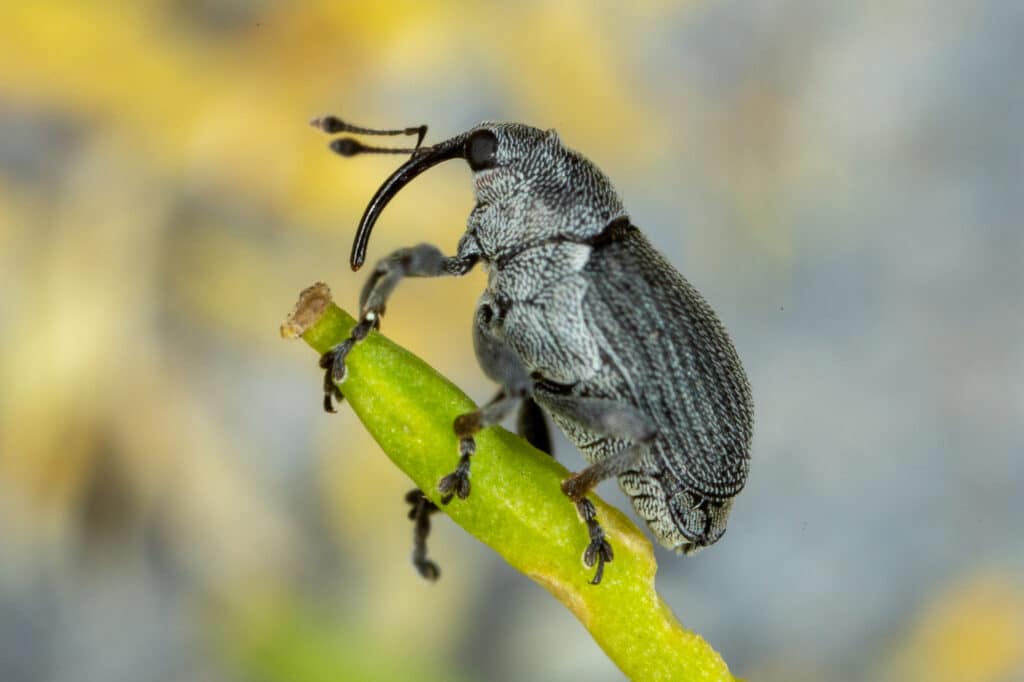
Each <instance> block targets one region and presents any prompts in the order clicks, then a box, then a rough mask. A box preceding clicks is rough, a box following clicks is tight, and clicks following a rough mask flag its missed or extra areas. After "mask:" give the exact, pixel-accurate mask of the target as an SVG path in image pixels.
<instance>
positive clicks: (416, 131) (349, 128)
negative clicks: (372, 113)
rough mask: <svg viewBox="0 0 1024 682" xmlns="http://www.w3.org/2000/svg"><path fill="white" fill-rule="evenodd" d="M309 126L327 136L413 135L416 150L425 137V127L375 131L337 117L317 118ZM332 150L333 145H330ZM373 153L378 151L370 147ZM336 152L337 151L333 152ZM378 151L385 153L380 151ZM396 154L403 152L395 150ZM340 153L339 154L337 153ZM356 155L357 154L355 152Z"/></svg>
mask: <svg viewBox="0 0 1024 682" xmlns="http://www.w3.org/2000/svg"><path fill="white" fill-rule="evenodd" d="M309 125H311V126H313V127H314V128H318V129H320V130H322V131H324V132H325V133H328V134H329V135H334V134H337V133H355V134H356V135H415V136H416V147H415V148H416V149H419V148H420V145H421V144H423V138H424V137H426V136H427V126H426V125H421V126H412V127H410V128H399V129H396V130H375V129H373V128H363V127H361V126H356V125H352V124H351V123H346V122H345V121H342V120H341V119H340V118H338V117H337V116H317V117H316V118H314V119H312V120H311V121H310V122H309ZM332 149H333V145H332ZM370 149H373V150H374V151H378V149H377V148H373V147H371V148H370ZM335 151H337V150H335ZM379 151H385V150H383V149H380V150H379ZM395 151H396V153H399V152H400V151H404V150H395ZM339 153H341V152H339ZM355 153H358V152H355ZM352 155H353V154H344V156H352Z"/></svg>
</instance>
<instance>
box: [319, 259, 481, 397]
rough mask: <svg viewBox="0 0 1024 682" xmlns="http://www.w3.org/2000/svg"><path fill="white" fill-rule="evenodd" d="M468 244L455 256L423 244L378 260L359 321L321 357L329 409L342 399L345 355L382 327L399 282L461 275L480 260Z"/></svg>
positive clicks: (361, 301) (364, 294) (361, 300)
mask: <svg viewBox="0 0 1024 682" xmlns="http://www.w3.org/2000/svg"><path fill="white" fill-rule="evenodd" d="M466 244H467V243H463V244H460V245H459V253H458V254H457V255H455V256H445V255H444V254H442V253H441V251H440V250H439V249H438V248H437V247H436V246H432V245H430V244H420V245H418V246H413V247H411V248H407V249H399V250H397V251H395V252H394V253H392V254H391V255H389V256H387V257H385V258H383V259H381V260H380V261H378V263H377V265H376V266H375V267H374V268H373V272H372V273H371V274H370V277H369V279H367V280H366V284H365V285H363V290H362V293H361V294H360V296H359V309H360V313H361V314H360V317H359V322H357V323H356V326H355V327H353V328H352V332H351V334H349V337H348V338H347V339H345V340H344V341H342V342H341V343H339V344H338V345H337V346H335V347H334V348H332V349H331V350H329V351H327V352H326V353H324V354H323V355H322V356H320V367H322V368H323V369H324V410H325V411H327V412H334V404H333V401H334V400H335V399H338V400H340V399H341V392H340V391H339V390H338V388H337V386H336V384H338V383H340V382H342V381H344V380H345V358H347V357H348V354H349V352H350V351H351V350H352V348H353V347H354V346H355V345H356V344H357V343H359V342H360V341H362V340H363V339H365V338H366V336H367V335H368V334H369V333H370V331H371V330H373V329H378V328H379V327H380V318H381V316H382V315H383V314H384V308H385V307H386V305H387V301H388V298H389V297H390V296H391V293H392V292H393V291H394V290H395V287H397V286H398V283H399V282H400V281H402V279H403V278H405V277H442V276H445V275H448V276H455V277H457V276H459V275H464V274H466V273H467V272H469V271H470V270H471V269H472V268H473V266H474V265H475V264H476V262H477V260H478V259H479V256H478V255H477V254H476V253H474V252H473V251H472V249H471V248H469V247H467V246H466Z"/></svg>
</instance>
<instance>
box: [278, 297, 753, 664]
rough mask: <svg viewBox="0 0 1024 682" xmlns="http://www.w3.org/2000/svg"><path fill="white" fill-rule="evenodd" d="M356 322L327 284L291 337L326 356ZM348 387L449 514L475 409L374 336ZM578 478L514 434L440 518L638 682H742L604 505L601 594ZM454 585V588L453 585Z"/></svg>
mask: <svg viewBox="0 0 1024 682" xmlns="http://www.w3.org/2000/svg"><path fill="white" fill-rule="evenodd" d="M354 324H355V320H353V319H352V317H351V316H349V315H348V314H347V313H345V312H344V311H342V310H341V309H339V308H338V307H337V306H335V305H334V304H333V303H332V302H331V301H330V292H329V291H328V290H327V287H326V286H324V285H322V284H318V285H316V286H314V287H310V288H309V289H307V290H306V291H304V292H303V294H302V298H301V299H300V302H299V305H298V306H297V307H296V310H295V312H293V313H292V315H291V316H290V317H289V319H288V320H286V321H285V324H284V325H282V334H283V335H285V336H292V337H297V336H299V335H301V337H302V338H303V339H304V340H305V341H306V342H307V343H308V344H309V345H310V346H311V347H312V348H313V349H314V350H315V351H316V352H317V353H324V352H326V351H328V350H330V349H331V348H332V347H333V346H335V345H336V344H338V343H340V342H341V341H342V340H344V339H345V338H346V337H347V336H348V334H349V332H350V330H351V329H352V327H353V326H354ZM346 365H347V367H348V375H347V377H346V378H345V381H344V382H343V383H342V384H340V386H339V387H340V388H341V390H342V392H343V393H344V394H345V401H346V402H347V403H348V404H349V405H350V406H351V408H352V409H353V410H354V411H355V413H356V415H357V416H358V417H359V418H360V419H361V420H362V422H363V424H364V425H365V426H366V428H367V430H369V432H370V433H371V434H372V435H373V437H374V438H375V439H376V441H377V442H378V443H379V444H380V446H381V448H382V449H383V450H384V452H385V453H386V454H387V456H388V457H389V458H391V460H392V461H393V462H394V463H395V464H396V465H397V466H398V467H399V468H400V469H401V470H402V471H404V472H405V473H406V474H407V475H408V476H409V477H410V478H411V479H412V480H413V481H414V482H415V483H416V485H418V486H419V487H420V488H422V489H423V491H424V492H426V494H427V495H428V496H429V497H430V498H431V499H432V500H434V502H436V503H438V504H439V505H440V495H439V494H438V492H437V482H438V481H439V480H440V479H441V477H442V476H444V475H445V474H448V473H450V472H451V471H452V469H454V467H455V464H456V462H457V460H458V443H457V439H456V438H455V434H454V432H453V430H452V420H453V419H454V418H455V417H456V416H457V415H459V414H463V413H465V412H469V411H471V410H473V409H475V408H476V405H475V404H474V403H473V401H472V400H470V399H469V398H468V397H467V396H466V395H465V394H464V393H463V392H462V391H460V390H459V389H458V388H457V387H456V386H454V385H453V384H452V383H451V382H449V381H448V380H447V379H445V378H444V377H443V376H441V375H440V374H438V373H437V372H436V371H434V370H433V369H431V368H430V367H429V366H428V365H427V364H426V363H424V362H423V361H422V360H420V359H419V358H417V357H416V356H415V355H413V354H412V353H409V352H408V351H406V350H404V349H403V348H401V347H399V346H397V345H396V344H394V343H392V342H391V341H389V340H388V339H386V338H385V337H384V336H382V335H381V334H379V333H376V332H373V333H371V334H370V335H369V336H368V337H367V338H366V339H365V340H364V341H363V342H362V343H360V344H358V345H357V346H356V347H355V348H354V349H353V350H352V352H351V353H350V355H349V357H348V361H347V363H346ZM568 473H569V472H568V471H567V470H566V469H565V468H564V467H562V466H561V465H560V464H558V463H557V462H556V461H554V459H553V458H551V457H549V456H547V455H545V454H543V453H541V452H539V451H537V450H535V449H533V448H532V447H530V445H529V444H527V443H526V442H525V441H524V440H522V439H521V438H519V437H517V436H516V435H514V434H512V433H509V432H508V431H506V430H504V429H502V428H499V427H494V428H489V429H485V430H484V431H482V432H480V434H478V437H477V450H476V455H474V456H473V468H472V479H471V481H472V492H471V494H470V496H469V498H468V499H466V500H459V499H457V498H456V499H455V500H454V501H452V502H451V504H449V505H448V506H441V508H442V509H443V510H444V511H445V512H446V513H447V514H448V515H449V516H450V517H451V518H452V520H453V521H455V523H457V524H458V525H460V526H462V527H463V528H464V529H466V531H468V532H469V533H470V534H472V535H473V536H475V537H476V538H477V539H479V540H480V541H481V542H484V543H485V544H487V545H488V546H490V547H491V548H492V549H494V550H495V551H496V552H498V553H499V554H500V555H501V556H502V557H504V558H505V560H506V561H508V563H509V564H511V565H512V566H513V567H515V568H516V569H517V570H518V571H520V572H522V573H524V574H525V575H527V576H529V577H530V578H532V579H533V580H535V581H537V582H538V583H540V584H541V585H542V586H544V588H546V589H547V590H548V591H549V592H551V594H553V595H554V596H555V597H557V598H558V599H559V601H561V602H562V603H563V604H564V605H565V606H566V607H567V608H568V609H569V610H570V611H572V613H573V614H575V616H576V617H577V618H578V619H579V620H580V622H581V623H583V625H584V627H586V628H587V630H589V631H590V634H591V635H592V636H593V638H594V640H595V641H596V642H597V643H598V644H599V645H600V646H601V648H602V649H603V650H604V651H605V653H606V654H607V655H608V656H609V658H611V659H612V661H614V662H615V664H616V665H618V667H619V668H620V669H621V670H622V671H623V672H624V673H625V674H626V675H627V676H629V677H630V678H631V679H634V680H732V679H733V677H732V676H731V675H730V673H729V669H728V667H727V666H726V664H725V662H724V661H723V660H722V658H721V656H719V655H718V653H717V652H716V651H715V650H714V649H712V648H711V646H710V645H709V644H708V643H707V642H705V641H704V640H703V639H702V638H701V637H700V636H699V635H697V634H696V633H693V632H689V631H688V630H686V629H685V628H683V627H682V626H681V625H680V624H679V621H678V620H676V618H675V616H674V615H673V614H672V612H671V610H670V609H669V608H668V606H667V605H666V604H665V602H664V601H662V599H661V597H660V596H659V595H658V593H657V592H656V591H655V589H654V574H655V571H656V570H657V564H656V563H655V560H654V552H653V551H652V548H651V543H650V542H649V541H648V539H647V538H646V536H645V535H644V534H643V533H642V532H641V531H640V530H639V529H638V528H637V527H636V526H635V525H634V524H633V523H632V522H631V521H630V520H629V519H628V518H626V516H625V515H623V514H622V513H621V512H620V511H618V510H617V509H615V508H613V507H611V506H609V505H607V504H606V503H604V502H603V501H601V500H600V499H598V498H597V497H596V496H592V498H593V499H594V501H595V504H596V507H597V512H598V518H599V519H600V520H601V523H602V525H603V526H604V528H605V530H606V532H607V533H608V537H609V541H610V542H611V543H612V546H613V548H614V550H615V559H614V561H612V562H611V563H610V564H608V566H607V567H606V570H605V573H604V579H603V581H602V582H601V584H600V585H596V586H595V585H591V584H589V582H588V581H589V580H590V578H591V577H592V574H593V569H588V568H586V567H585V566H584V565H583V562H582V559H581V556H582V553H583V549H584V548H585V547H586V546H587V543H588V536H587V531H586V527H585V526H584V524H583V523H582V522H581V521H580V519H579V518H578V517H577V515H576V512H575V508H574V507H573V505H572V504H571V503H569V501H568V500H567V499H566V497H565V496H564V495H563V494H562V492H561V489H560V487H559V484H560V482H561V481H562V480H563V479H564V478H566V476H567V475H568ZM442 579H443V578H442Z"/></svg>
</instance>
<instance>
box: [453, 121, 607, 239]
mask: <svg viewBox="0 0 1024 682" xmlns="http://www.w3.org/2000/svg"><path fill="white" fill-rule="evenodd" d="M465 148H466V161H467V162H468V163H469V166H470V169H471V170H472V171H473V189H474V191H475V193H476V200H477V205H476V208H474V209H473V213H472V214H471V215H470V219H469V231H470V232H471V233H473V234H474V235H475V237H476V239H477V242H478V243H479V244H480V246H481V247H482V249H483V250H484V252H485V253H489V254H490V255H493V256H500V255H501V254H502V253H503V252H507V251H509V250H519V249H521V248H523V247H524V246H528V245H529V244H531V243H534V242H542V241H546V240H550V239H554V238H560V237H565V238H570V239H574V240H585V239H587V238H588V237H593V236H596V235H597V234H599V233H600V232H601V231H602V230H603V229H604V227H605V226H607V225H608V223H610V222H611V221H613V220H615V219H617V218H621V217H623V216H624V215H625V210H624V209H623V206H622V201H621V200H620V199H619V196H618V194H617V193H616V192H615V189H614V187H613V186H612V184H611V181H610V180H609V179H608V178H607V177H606V176H605V175H604V173H602V172H601V171H600V169H598V168H597V166H595V165H594V164H593V163H591V162H590V160H588V159H587V158H585V157H584V156H582V155H581V154H579V153H577V152H575V151H573V150H572V149H569V148H567V147H566V146H564V145H563V144H562V141H561V139H560V138H559V136H558V133H557V132H555V131H554V130H541V129H540V128H533V127H531V126H526V125H522V124H519V123H482V124H480V125H479V126H477V127H476V128H474V129H472V130H470V131H469V132H468V133H467V138H466V142H465Z"/></svg>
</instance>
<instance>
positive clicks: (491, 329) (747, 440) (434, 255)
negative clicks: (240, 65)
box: [312, 116, 754, 584]
mask: <svg viewBox="0 0 1024 682" xmlns="http://www.w3.org/2000/svg"><path fill="white" fill-rule="evenodd" d="M312 123H313V125H314V126H315V127H317V128H319V129H321V130H323V131H324V132H327V133H332V134H335V133H345V132H349V133H356V134H364V135H403V134H405V135H417V136H418V140H417V144H416V146H415V147H414V148H408V149H394V148H382V147H373V146H368V145H364V144H363V143H361V142H359V141H357V140H355V139H354V138H351V137H345V138H338V139H335V140H334V141H333V142H332V143H331V148H332V149H333V150H334V151H336V152H337V153H339V154H341V155H343V156H354V155H356V154H361V153H400V154H410V158H409V160H408V161H406V162H405V163H404V164H402V165H401V166H400V167H399V168H398V169H397V170H396V171H395V172H394V173H392V175H391V176H390V177H389V178H388V179H387V180H385V181H384V184H383V185H381V187H380V189H378V190H377V193H376V194H375V195H374V196H373V198H372V199H371V200H370V203H369V205H368V206H367V208H366V211H365V213H364V214H363V217H362V220H361V221H360V223H359V229H358V231H357V233H356V237H355V242H354V244H353V247H352V256H351V266H352V269H353V270H356V269H358V268H359V267H360V266H361V265H362V264H363V261H364V259H365V257H366V247H367V244H368V241H369V238H370V232H371V230H372V229H373V226H374V223H375V222H376V220H377V217H378V216H379V215H380V213H381V211H382V210H383V209H384V207H385V206H386V205H387V203H388V202H389V201H390V200H391V199H392V197H394V196H395V194H397V193H398V192H399V191H400V190H401V189H402V188H403V187H404V186H405V185H406V184H407V183H408V182H409V181H411V180H412V179H413V178H415V177H416V176H418V175H419V174H420V173H422V172H423V171H425V170H427V169H429V168H431V167H433V166H435V165H437V164H439V163H441V162H442V161H447V160H449V159H463V160H465V161H466V162H467V163H468V164H469V167H470V169H471V171H472V172H473V188H474V190H475V193H476V206H475V207H474V208H473V210H472V212H471V213H470V215H469V221H468V225H467V229H466V232H465V234H464V235H463V236H462V238H461V239H460V240H459V245H458V249H457V250H456V253H455V255H454V256H445V255H444V254H443V253H442V252H441V251H440V250H438V249H437V248H436V247H434V246H431V245H429V244H420V245H419V246H414V247H411V248H407V249H400V250H398V251H396V252H394V253H392V254H390V255H389V256H387V257H385V258H383V259H382V260H380V261H379V262H378V263H377V265H376V267H374V269H373V272H372V273H371V275H370V277H369V279H368V280H367V282H366V284H365V286H364V287H363V290H362V294H361V296H360V299H359V305H360V312H361V316H360V319H359V322H358V323H357V325H356V327H355V328H354V329H353V331H352V334H351V336H350V337H349V338H348V339H346V340H345V341H343V342H342V343H340V344H338V346H336V347H335V348H334V349H332V350H331V351H329V352H328V353H326V354H324V356H323V357H322V358H321V360H320V366H321V367H322V368H323V369H324V370H325V376H324V392H325V396H324V407H325V409H327V410H328V411H333V400H334V399H340V398H341V393H340V391H339V390H338V388H337V386H336V385H335V384H336V382H341V381H343V380H344V378H345V358H346V356H347V355H348V353H349V351H350V350H351V349H352V347H353V346H354V345H355V344H356V343H358V342H359V341H361V340H362V339H364V338H365V337H366V335H367V334H368V333H369V332H370V331H371V330H372V329H374V328H377V327H378V326H379V324H380V317H381V314H382V313H383V311H384V306H385V303H386V301H387V299H388V297H389V296H390V295H391V293H392V292H393V291H394V289H395V287H396V285H397V284H398V282H399V281H400V280H401V279H402V278H404V277H440V276H445V275H447V276H459V275H464V274H466V273H467V272H469V270H470V269H472V268H473V267H474V266H475V265H476V264H477V263H481V264H482V265H483V267H484V268H485V269H486V270H487V273H488V282H487V288H486V289H485V290H484V292H483V295H482V296H481V297H480V301H479V303H478V304H477V307H476V312H475V324H474V333H473V342H474V347H475V350H476V356H477V360H478V361H479V363H480V366H481V368H482V369H483V370H484V372H485V373H486V374H487V376H488V377H489V378H490V379H492V380H493V381H495V382H496V383H497V384H498V385H499V386H500V390H499V391H498V394H497V395H496V396H495V397H494V399H492V400H491V401H490V402H488V403H486V404H485V405H483V406H482V407H480V408H479V409H477V410H474V411H473V412H470V413H468V414H463V415H460V416H458V417H456V418H455V423H454V429H455V434H456V436H457V437H458V438H459V459H458V464H457V466H456V467H455V470H454V471H453V472H452V473H450V474H449V475H447V476H445V477H444V478H442V479H441V480H440V481H439V483H438V489H439V491H440V492H441V494H442V502H443V503H444V504H448V503H449V502H450V501H451V500H452V499H453V497H458V498H460V499H466V498H467V497H468V496H469V494H470V478H469V474H470V462H471V459H472V456H473V454H474V452H475V450H476V444H475V440H474V438H473V436H474V434H475V433H477V432H478V431H480V430H481V429H485V428H487V427H489V426H492V425H494V424H497V423H499V422H500V421H501V420H503V419H504V418H505V417H507V416H508V415H510V414H511V413H512V411H513V410H515V409H517V408H518V415H519V418H518V425H519V431H520V433H522V434H523V435H525V436H526V437H527V438H528V440H530V442H531V443H533V444H534V445H535V446H537V447H539V448H540V449H543V450H545V451H547V452H550V445H549V444H550V439H549V434H548V431H547V422H546V420H545V417H544V414H545V413H546V414H547V415H550V417H551V419H552V420H553V421H554V422H555V424H557V425H558V426H559V427H560V428H561V429H562V431H563V432H564V433H565V435H566V436H567V437H568V438H569V440H571V441H572V442H573V443H575V444H576V446H577V447H579V448H580V450H581V451H582V452H583V455H584V457H585V458H586V459H587V461H588V462H589V463H590V464H589V466H587V467H586V468H584V469H583V470H582V471H579V472H578V473H575V474H573V475H571V476H570V477H569V478H567V479H565V481H563V482H562V491H563V492H564V493H565V494H566V495H567V496H568V498H569V499H570V500H571V501H572V502H573V503H574V504H575V505H576V509H577V511H578V513H579V515H580V517H581V518H582V520H583V521H584V522H585V523H586V524H587V529H588V531H589V533H590V542H589V544H588V545H587V547H586V548H585V550H584V552H583V562H584V563H585V564H586V565H587V566H589V567H594V566H595V564H596V572H595V574H594V577H593V579H592V581H591V582H592V583H594V584H597V583H599V582H600V581H601V577H602V575H603V574H604V565H605V563H607V562H610V561H611V560H612V556H613V555H612V547H611V544H610V543H609V542H608V539H607V538H606V537H605V534H604V531H603V529H602V528H601V525H600V523H599V522H598V519H597V518H596V512H595V509H594V505H593V503H592V502H590V500H588V499H587V497H586V496H587V493H589V492H590V491H591V490H592V489H593V488H594V486H595V485H597V484H598V483H599V482H601V481H603V480H605V479H607V478H611V477H613V476H614V477H618V480H619V486H620V487H621V488H622V490H623V491H624V492H625V493H626V495H628V496H629V497H630V498H631V500H632V502H633V506H634V508H635V509H636V511H637V513H638V514H639V515H640V516H641V517H642V518H643V519H644V520H645V521H646V522H647V525H648V527H649V528H650V529H651V531H652V532H653V533H654V535H655V536H656V537H657V539H658V541H659V542H660V543H661V544H662V545H664V546H665V547H668V548H670V549H674V550H676V551H679V552H683V553H687V554H690V553H692V552H695V551H697V550H699V549H700V548H702V547H706V546H708V545H711V544H713V543H715V542H716V541H718V540H719V539H720V538H721V537H722V535H723V534H724V533H725V526H726V522H727V520H728V517H729V510H730V508H731V507H732V500H733V498H734V497H735V496H736V494H737V493H739V492H740V490H741V489H742V488H743V485H744V483H745V482H746V479H747V473H748V471H749V468H750V446H751V439H752V436H753V421H754V420H753V403H752V398H751V393H750V385H749V383H748V381H747V377H746V374H745V373H744V371H743V367H742V365H741V364H740V360H739V357H738V356H737V354H736V350H735V348H734V347H733V344H732V342H731V341H730V339H729V336H728V334H727V333H726V331H725V328H724V327H723V326H722V324H721V322H719V320H718V317H717V316H716V315H715V313H714V311H713V310H712V309H711V307H710V306H709V305H708V304H707V303H706V302H705V300H704V299H703V298H702V297H701V295H700V294H699V293H698V292H697V290H696V289H694V287H693V286H692V285H690V283H689V282H687V281H686V279H684V278H683V276H682V275H681V274H679V272H678V271H677V270H676V269H675V268H674V267H672V265H671V264H670V263H669V262H668V260H666V259H665V258H664V257H663V256H662V255H661V254H660V253H658V251H656V250H655V249H654V248H653V247H652V246H651V244H650V243H649V242H648V240H647V239H646V237H644V235H643V234H642V233H641V232H640V230H639V229H638V228H636V227H635V226H634V225H633V224H632V222H631V221H630V219H629V216H628V215H627V214H626V211H625V209H624V207H623V205H622V201H621V200H620V199H619V196H618V194H617V193H616V191H615V189H614V188H613V187H612V184H611V182H610V181H609V180H608V178H607V177H605V175H604V174H603V173H602V172H601V171H600V170H599V169H598V168H597V167H596V166H595V165H594V164H593V163H591V162H590V161H588V160H587V159H586V158H584V157H583V156H582V155H580V154H578V153H577V152H575V151H572V150H570V149H568V148H566V147H565V146H563V145H562V142H561V140H560V139H559V137H558V134H557V133H556V132H555V131H553V130H546V131H545V130H540V129H538V128H533V127H530V126H526V125H522V124H518V123H490V122H485V123H482V124H480V125H479V126H476V127H475V128H473V129H471V130H468V131H466V132H464V133H462V134H460V135H457V136H455V137H453V138H451V139H448V140H445V141H444V142H439V143H437V144H434V145H431V146H421V145H422V142H423V138H424V136H425V134H426V131H427V128H426V126H418V127H413V128H405V129H400V130H372V129H368V128H360V127H356V126H353V125H350V124H348V123H345V122H343V121H341V120H340V119H338V118H336V117H333V116H325V117H323V118H317V119H314V120H313V121H312ZM407 502H409V503H410V504H411V505H412V509H411V511H410V514H409V516H410V518H411V519H413V520H414V521H415V528H416V530H415V533H414V538H415V549H414V552H413V563H414V564H415V565H416V567H417V569H418V570H419V571H420V573H421V574H422V575H423V576H424V577H426V578H429V579H434V578H436V577H437V576H438V568H437V565H436V564H435V563H434V562H432V561H430V560H429V559H427V556H426V538H427V534H428V533H429V530H430V521H429V515H430V514H431V513H432V512H433V511H436V510H437V507H436V506H435V505H434V503H433V502H431V501H430V500H429V499H428V498H427V497H426V496H425V495H424V494H423V493H422V491H419V490H414V491H412V492H410V493H409V495H408V496H407Z"/></svg>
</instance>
